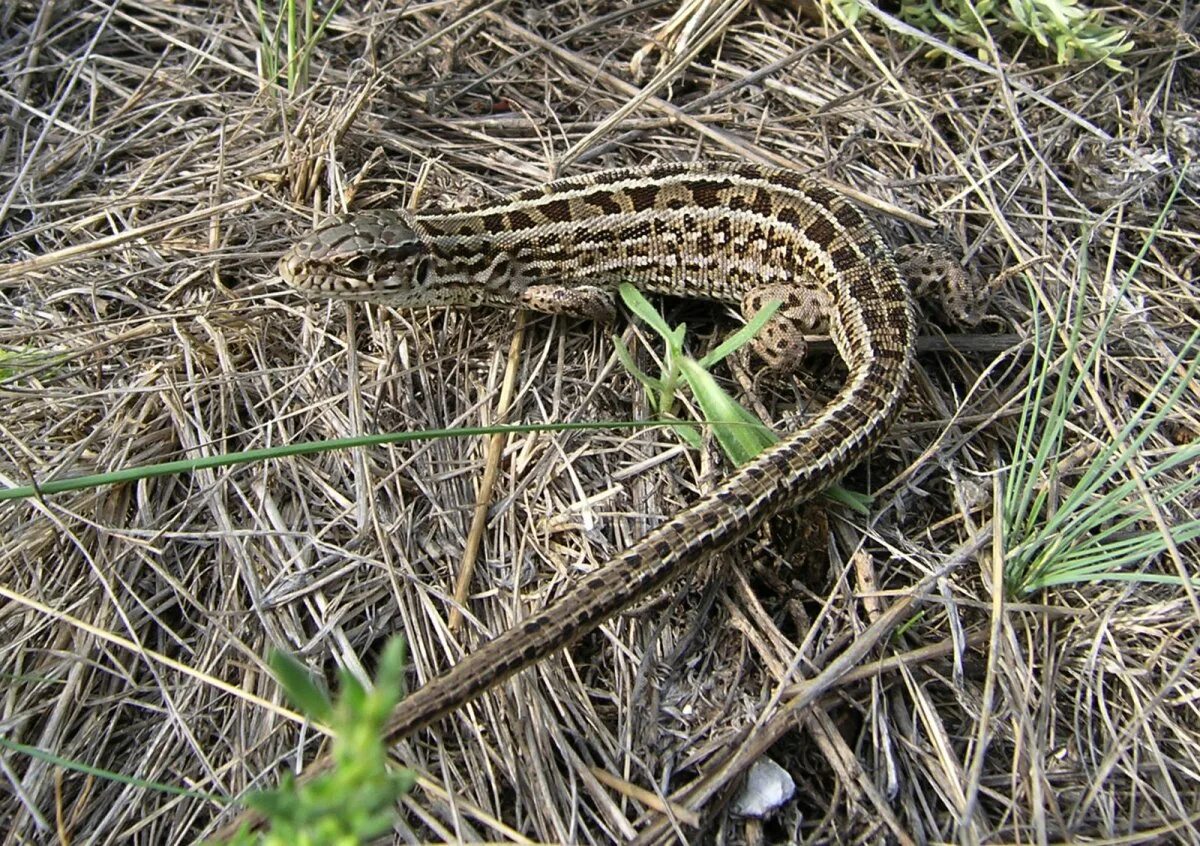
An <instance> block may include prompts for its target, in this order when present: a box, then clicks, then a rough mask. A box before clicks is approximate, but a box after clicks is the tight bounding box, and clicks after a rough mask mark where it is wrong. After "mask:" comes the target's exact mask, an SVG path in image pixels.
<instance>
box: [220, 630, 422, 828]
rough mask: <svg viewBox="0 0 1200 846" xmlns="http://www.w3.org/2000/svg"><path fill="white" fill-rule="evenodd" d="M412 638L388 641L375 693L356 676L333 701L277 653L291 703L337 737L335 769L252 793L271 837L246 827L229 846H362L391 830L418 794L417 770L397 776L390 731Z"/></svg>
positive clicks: (344, 676)
mask: <svg viewBox="0 0 1200 846" xmlns="http://www.w3.org/2000/svg"><path fill="white" fill-rule="evenodd" d="M404 663H405V643H404V638H402V637H396V638H393V639H391V640H390V641H388V643H387V646H385V647H384V650H383V654H382V655H381V656H380V659H379V669H378V673H377V675H376V679H375V684H374V686H373V688H372V689H370V690H368V689H367V688H366V686H365V685H363V684H362V682H360V681H359V680H358V679H356V678H355V677H354V676H353V675H352V674H351V673H350V672H349V671H348V670H346V669H343V670H342V671H341V673H340V679H341V694H340V696H339V697H338V701H337V702H336V703H335V702H332V701H331V700H330V698H329V694H328V693H327V692H326V691H325V690H324V689H323V688H322V687H320V686H319V685H318V684H317V683H316V682H315V681H314V680H313V678H312V677H311V676H310V675H309V673H308V670H307V669H306V668H305V667H304V665H303V664H301V663H300V662H299V661H297V660H296V659H295V658H292V657H291V656H290V655H287V654H285V653H283V652H274V653H272V655H271V660H270V664H271V669H272V671H273V672H274V673H275V677H276V678H277V679H278V680H279V683H280V685H281V686H282V687H283V689H284V691H285V692H286V693H287V696H288V698H289V699H290V700H291V701H292V702H293V703H294V704H295V705H296V707H297V708H298V709H299V710H300V711H301V712H303V713H304V714H305V716H307V717H308V718H309V719H312V720H315V721H318V722H321V723H324V724H326V725H327V726H328V727H329V729H330V731H331V732H332V733H333V741H332V743H333V752H332V760H333V766H332V768H331V769H330V770H329V771H328V772H325V773H322V774H321V775H319V776H317V777H316V778H313V779H311V780H309V781H301V782H298V781H296V779H295V778H294V777H293V776H292V774H291V773H289V774H288V775H286V776H285V777H284V779H283V783H282V784H280V786H279V787H277V788H275V789H274V790H264V791H259V792H256V793H252V794H250V795H249V796H247V797H246V800H245V801H246V804H247V805H249V806H250V807H251V808H253V809H255V810H256V811H259V812H260V813H261V814H263V815H264V816H265V817H266V819H267V821H268V829H267V830H266V831H265V832H252V831H250V830H249V827H248V826H243V827H242V828H241V829H240V830H239V831H238V832H237V834H236V835H234V837H233V838H232V839H231V840H229V841H227V843H228V846H251V844H253V846H359V844H364V843H367V842H369V841H370V840H372V839H373V838H376V837H379V836H380V835H382V834H384V833H385V832H387V831H388V829H389V828H391V825H392V822H393V820H394V819H395V813H396V810H395V809H396V800H397V799H399V798H400V796H402V795H404V794H405V793H408V792H409V791H410V790H412V787H413V785H414V784H415V783H416V776H415V775H414V774H413V773H412V772H411V771H410V770H399V771H391V770H389V769H388V764H387V748H386V747H385V746H384V743H383V729H384V725H385V724H386V723H387V719H388V716H389V715H390V714H391V712H392V709H393V708H394V707H395V705H396V703H398V702H399V701H400V700H401V699H402V698H403V696H404Z"/></svg>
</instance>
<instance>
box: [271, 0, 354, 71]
mask: <svg viewBox="0 0 1200 846" xmlns="http://www.w3.org/2000/svg"><path fill="white" fill-rule="evenodd" d="M266 2H267V0H256V10H257V12H258V41H259V50H258V73H259V76H260V77H261V78H262V80H263V81H264V82H266V83H267V84H268V85H278V84H281V80H280V77H281V76H282V77H283V80H282V82H283V83H286V87H287V91H288V94H295V93H296V92H297V91H299V90H300V89H302V88H304V87H305V86H307V85H308V70H309V59H310V58H311V56H312V51H313V48H315V47H316V46H317V44H318V43H319V42H320V40H321V36H322V35H324V33H325V27H326V26H327V25H328V24H329V21H330V19H331V18H332V17H333V16H334V15H335V14H336V13H337V10H338V9H339V8H341V5H342V0H333V2H331V3H330V4H329V9H328V10H327V11H326V12H325V14H324V15H323V16H322V17H321V19H320V21H319V22H317V23H315V25H314V22H316V20H317V15H316V9H315V6H314V3H313V0H276V2H277V3H278V6H277V8H276V9H275V13H274V19H275V21H274V25H272V24H271V23H269V22H268V20H267V9H266Z"/></svg>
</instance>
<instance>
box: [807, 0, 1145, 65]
mask: <svg viewBox="0 0 1200 846" xmlns="http://www.w3.org/2000/svg"><path fill="white" fill-rule="evenodd" d="M825 2H826V3H827V4H828V5H829V7H830V8H831V9H832V10H833V12H834V14H835V15H836V16H837V17H838V18H839V19H840V20H842V21H843V22H844V23H846V24H847V25H852V24H854V23H855V22H857V21H858V19H859V18H860V17H861V16H862V13H863V11H864V7H863V5H862V4H861V3H859V2H858V0H825ZM899 17H900V18H901V19H902V20H903V21H905V22H906V23H909V24H911V25H912V26H915V27H917V28H918V29H921V30H924V31H925V32H928V33H929V34H931V35H936V36H938V37H940V38H942V39H943V40H944V41H946V42H948V43H949V44H952V45H954V46H956V47H962V48H964V49H967V50H974V51H975V52H976V53H977V54H978V55H979V57H980V58H981V59H983V60H987V58H988V54H989V52H990V50H991V49H992V48H991V45H990V39H989V32H990V31H991V30H993V29H999V30H1001V31H1002V32H1009V33H1015V34H1017V35H1024V36H1029V37H1032V38H1033V39H1034V40H1035V41H1037V43H1038V44H1040V45H1041V46H1042V47H1044V48H1046V49H1053V50H1054V53H1055V57H1056V60H1057V62H1058V63H1059V64H1060V65H1061V64H1066V63H1068V62H1071V61H1074V60H1076V59H1081V60H1084V61H1099V62H1103V63H1104V64H1105V66H1107V67H1108V68H1110V69H1111V70H1114V71H1124V70H1126V67H1125V66H1124V65H1123V64H1122V63H1121V60H1120V58H1119V57H1120V56H1121V55H1123V54H1125V53H1127V52H1129V51H1130V50H1131V49H1133V42H1132V41H1130V40H1129V33H1128V32H1127V31H1126V30H1124V29H1122V28H1120V27H1110V26H1105V25H1104V24H1103V19H1104V13H1103V12H1101V11H1098V10H1092V9H1088V8H1087V7H1085V6H1081V5H1080V4H1079V3H1078V0H1005V2H1001V0H901V3H900V12H899ZM939 52H940V51H937V50H933V51H931V52H930V53H928V54H927V55H928V56H929V57H933V56H936V55H937V54H938V53H939Z"/></svg>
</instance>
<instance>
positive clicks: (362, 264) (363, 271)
mask: <svg viewBox="0 0 1200 846" xmlns="http://www.w3.org/2000/svg"><path fill="white" fill-rule="evenodd" d="M345 267H346V270H347V271H348V272H349V273H350V275H351V276H366V275H367V271H368V270H370V269H371V260H370V259H369V258H367V257H366V256H355V257H354V258H352V259H350V261H348V262H346V265H345Z"/></svg>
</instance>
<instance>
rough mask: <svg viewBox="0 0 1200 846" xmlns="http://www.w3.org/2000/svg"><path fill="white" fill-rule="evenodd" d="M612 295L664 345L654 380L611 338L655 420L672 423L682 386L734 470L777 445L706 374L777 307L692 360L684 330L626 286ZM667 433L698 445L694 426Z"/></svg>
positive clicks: (857, 498)
mask: <svg viewBox="0 0 1200 846" xmlns="http://www.w3.org/2000/svg"><path fill="white" fill-rule="evenodd" d="M618 291H619V292H620V294H621V299H622V300H623V301H624V303H625V305H626V306H627V307H628V308H629V310H630V311H631V312H633V313H634V314H635V315H636V316H637V317H640V318H641V319H642V321H643V322H645V323H646V324H647V325H648V326H650V328H652V329H653V330H654V331H655V332H657V333H658V335H659V336H660V337H661V338H662V339H663V341H664V342H665V343H666V348H667V354H666V357H665V359H664V366H663V373H662V376H661V377H659V378H655V377H653V376H650V375H648V374H646V373H644V372H643V371H642V370H641V369H639V368H638V366H637V365H636V364H635V363H634V361H633V355H632V354H631V353H630V352H629V350H628V349H627V348H626V347H625V343H624V342H623V341H622V340H621V339H620V338H618V337H616V336H615V335H614V336H613V344H614V346H615V348H616V353H617V358H618V359H620V361H621V364H622V365H624V367H625V369H626V370H628V371H629V372H630V373H631V374H633V377H634V378H635V379H637V380H638V381H639V382H641V384H642V386H643V387H644V388H645V389H646V392H647V393H648V394H649V395H650V405H651V407H652V408H653V409H654V411H655V414H657V415H658V416H659V417H662V418H666V419H672V418H675V417H676V410H677V408H678V404H679V403H678V399H677V397H676V392H677V391H678V389H679V386H680V383H681V382H686V383H687V385H688V387H689V388H690V389H691V391H692V396H693V397H695V399H696V404H697V405H698V406H700V412H701V414H702V415H703V416H704V421H705V422H706V423H708V424H709V425H711V426H712V430H713V437H715V438H716V440H717V444H718V445H719V446H720V447H721V451H722V452H724V453H725V457H726V458H728V459H729V460H730V461H731V462H732V463H733V464H734V466H741V465H742V464H745V463H746V462H747V461H749V460H750V459H752V458H753V457H754V456H756V455H758V454H759V453H760V452H762V451H763V450H764V449H766V448H767V447H769V446H770V445H771V444H774V443H777V442H778V441H779V436H778V435H776V434H775V433H774V432H773V431H771V429H770V428H769V427H767V426H766V425H765V424H764V423H763V422H762V421H761V420H759V419H758V418H757V417H755V416H754V415H753V414H751V413H750V412H749V411H747V410H746V409H745V408H744V407H743V406H742V405H740V404H739V403H738V402H737V401H736V400H735V399H733V397H731V396H730V395H729V394H728V393H727V392H726V391H725V390H724V389H723V388H722V387H721V386H720V385H718V384H717V381H716V380H715V379H714V378H713V377H712V373H711V372H710V370H711V368H712V367H713V366H714V365H716V364H718V363H719V362H721V361H723V360H724V359H725V358H727V357H728V356H729V355H730V354H732V353H734V352H736V351H737V350H739V349H741V348H742V347H743V346H744V345H745V344H747V343H748V342H749V341H750V340H751V339H752V338H754V336H755V335H757V334H758V333H759V332H760V331H761V330H762V328H763V326H765V325H766V324H767V321H768V320H770V319H771V316H772V315H774V314H775V312H776V311H778V309H779V303H778V302H772V303H768V304H767V306H766V307H765V308H763V309H762V310H761V311H759V312H758V313H757V314H755V315H754V317H753V318H752V319H751V320H749V321H748V322H747V323H746V325H745V326H743V327H741V328H740V329H738V330H737V331H736V332H734V333H733V334H731V335H730V336H729V337H728V338H726V339H725V340H724V341H722V342H721V343H720V344H718V345H717V346H716V347H715V348H714V349H713V350H712V351H711V352H709V353H708V354H707V355H705V356H703V357H702V358H700V359H699V360H696V359H693V358H691V357H690V356H688V355H687V354H686V353H684V351H683V342H684V336H685V334H686V332H687V327H686V325H685V324H682V323H681V324H680V325H678V326H676V327H675V328H671V327H670V326H669V325H667V321H666V320H665V319H664V318H663V316H662V315H661V314H659V313H658V310H657V309H656V308H655V307H654V306H653V304H651V303H650V301H649V300H647V299H646V298H645V297H644V296H642V294H641V292H640V291H638V289H637V288H635V287H633V286H632V285H629V284H623V285H621V286H620V287H619V288H618ZM672 428H673V429H674V430H675V431H676V432H677V433H678V434H679V437H680V438H681V439H683V441H684V442H685V443H686V444H688V445H689V446H692V447H695V448H699V447H700V446H701V445H702V441H701V439H700V435H699V433H698V432H697V431H696V424H694V423H682V422H681V423H679V424H677V425H674V426H673V427H672ZM825 495H826V496H827V497H829V498H830V499H832V500H834V501H835V502H839V503H841V504H842V505H845V506H847V507H848V508H851V509H853V510H854V511H856V512H858V513H860V514H866V513H867V511H868V510H869V508H870V504H871V498H870V497H869V496H866V495H865V494H859V493H855V492H853V491H848V490H846V489H845V488H843V487H840V486H837V485H834V486H832V487H830V488H829V489H828V490H826V491H825Z"/></svg>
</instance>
